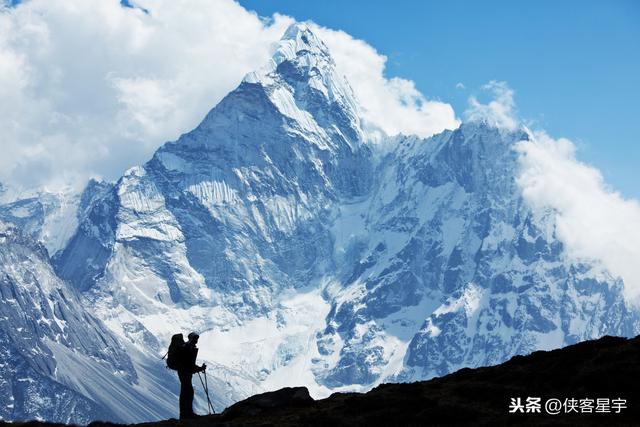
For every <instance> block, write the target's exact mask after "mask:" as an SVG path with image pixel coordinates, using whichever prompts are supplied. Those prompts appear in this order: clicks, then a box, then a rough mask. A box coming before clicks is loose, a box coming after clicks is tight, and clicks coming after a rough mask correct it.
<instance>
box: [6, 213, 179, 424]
mask: <svg viewBox="0 0 640 427" xmlns="http://www.w3.org/2000/svg"><path fill="white" fill-rule="evenodd" d="M0 295H1V296H2V304H0V366H2V376H1V377H0V390H1V393H0V396H1V397H0V419H8V420H28V419H34V418H36V419H42V420H51V421H58V422H65V423H80V424H82V423H88V422H90V421H92V420H96V419H102V420H114V421H135V420H137V421H142V420H149V419H153V418H155V419H161V418H166V417H168V416H170V415H172V414H173V412H174V406H175V402H174V400H175V399H177V397H176V388H175V386H174V384H173V381H172V378H171V377H170V376H168V374H167V373H166V372H164V370H161V369H158V368H157V367H155V366H153V365H152V361H151V360H150V359H149V358H148V357H146V356H143V355H142V354H140V352H139V351H137V350H136V349H135V348H133V346H128V345H123V343H121V342H119V341H118V340H117V339H116V338H114V336H113V335H112V334H111V333H110V332H109V330H108V329H107V328H106V327H105V326H104V325H103V324H102V323H101V322H100V321H99V320H97V319H95V318H94V317H93V316H92V315H91V314H89V310H87V309H86V308H85V307H83V306H82V304H81V303H80V301H79V299H78V297H77V295H76V292H75V291H74V290H73V289H71V288H69V287H68V286H67V284H66V283H64V282H62V281H61V280H60V279H59V278H58V277H57V276H56V275H55V273H54V271H53V268H52V266H51V264H50V262H49V257H48V254H47V250H46V249H45V248H44V247H43V246H42V245H41V244H39V243H36V242H34V241H33V240H32V239H31V238H30V237H29V236H25V235H23V234H22V233H21V232H20V231H19V230H18V229H17V228H15V227H14V226H12V225H9V224H7V223H4V222H0ZM134 360H135V362H136V365H137V367H136V368H134ZM150 386H154V387H150ZM154 388H155V389H154Z"/></svg>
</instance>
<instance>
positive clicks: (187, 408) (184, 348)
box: [172, 332, 207, 420]
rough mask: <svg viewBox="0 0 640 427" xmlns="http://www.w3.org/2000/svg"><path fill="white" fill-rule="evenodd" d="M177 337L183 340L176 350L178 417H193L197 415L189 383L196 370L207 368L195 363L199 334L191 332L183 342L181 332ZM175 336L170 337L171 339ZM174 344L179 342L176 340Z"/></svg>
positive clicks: (200, 370) (191, 386)
mask: <svg viewBox="0 0 640 427" xmlns="http://www.w3.org/2000/svg"><path fill="white" fill-rule="evenodd" d="M178 336H179V339H180V340H183V344H182V345H181V346H180V345H179V346H178V351H177V356H178V357H177V369H176V370H177V371H178V378H179V379H180V419H181V420H183V419H187V418H195V417H196V416H197V415H196V414H195V413H194V412H193V384H192V383H191V380H192V377H193V374H195V373H196V372H203V371H204V370H205V369H207V365H206V364H204V363H203V364H202V366H198V365H196V358H197V357H198V347H197V346H196V345H197V344H198V338H200V336H199V335H198V334H196V333H195V332H191V333H190V334H189V335H188V336H187V338H188V341H187V342H186V343H185V342H184V339H183V338H182V334H178ZM174 339H176V340H178V338H176V335H174V338H172V345H173V340H174ZM176 344H179V343H178V342H176Z"/></svg>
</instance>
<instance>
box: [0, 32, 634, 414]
mask: <svg viewBox="0 0 640 427" xmlns="http://www.w3.org/2000/svg"><path fill="white" fill-rule="evenodd" d="M364 109H366V105H360V103H359V102H358V100H357V99H356V97H355V96H354V94H353V91H352V90H351V88H350V86H349V83H348V82H347V81H346V80H345V78H344V77H343V76H342V75H340V74H339V73H338V72H337V71H336V66H335V63H334V61H333V59H332V57H331V54H330V52H329V49H328V48H327V47H326V45H325V44H324V43H323V42H322V41H321V40H320V39H319V38H318V37H317V36H316V35H315V34H314V33H313V32H312V31H311V30H310V29H309V28H308V26H306V25H305V24H294V25H292V26H291V27H290V28H289V29H288V30H287V31H286V33H285V34H284V36H283V38H282V40H281V41H280V43H279V44H278V46H277V47H276V48H275V52H274V54H273V57H272V58H271V59H270V61H269V62H268V63H267V64H265V66H264V67H262V68H261V69H259V70H256V71H254V72H252V73H250V74H248V75H247V76H246V77H245V78H244V80H243V81H242V82H241V83H240V85H239V86H238V87H237V88H236V89H235V90H234V91H232V92H231V93H229V94H228V95H227V96H226V97H225V98H224V99H223V100H222V101H221V102H220V103H219V104H218V105H216V106H215V107H214V108H213V109H212V110H211V111H210V112H209V113H208V114H207V115H206V117H204V119H203V120H202V122H201V123H200V124H199V125H198V126H197V127H196V128H195V129H193V130H192V131H190V132H188V133H185V134H184V135H182V136H180V138H178V139H177V140H176V141H172V142H168V143H166V144H164V145H163V146H162V147H161V148H159V149H158V150H157V151H156V153H155V154H154V155H153V157H152V158H151V159H150V160H149V161H148V162H147V163H145V164H144V165H140V166H135V167H132V168H131V169H129V170H127V171H126V172H125V173H124V174H123V176H122V177H121V178H120V179H119V180H118V181H117V182H114V183H111V182H99V181H95V180H92V181H91V182H89V183H88V185H87V186H86V188H85V189H84V191H83V192H82V194H81V195H79V196H77V197H75V198H65V199H64V200H62V201H61V200H58V201H57V202H56V201H55V200H53V199H46V200H49V201H48V202H46V200H45V199H44V196H40V197H37V198H34V199H29V200H26V199H25V200H19V201H13V202H12V203H10V204H4V205H2V206H0V219H1V220H2V221H5V223H6V224H12V225H10V227H16V228H23V229H24V233H25V234H26V235H27V237H25V238H29V239H31V240H33V241H35V240H40V241H41V242H42V244H43V245H45V246H46V251H43V252H42V253H43V255H42V256H43V257H45V255H47V254H48V253H50V254H51V258H50V263H51V267H46V271H47V272H48V273H47V274H48V275H50V276H51V277H52V278H51V279H50V280H51V281H55V282H56V283H57V285H56V286H58V287H60V288H62V287H68V290H67V291H66V292H67V293H68V294H69V295H77V299H73V306H74V309H73V310H74V312H77V313H85V311H86V310H89V308H90V312H91V319H93V318H95V320H91V322H89V323H86V324H84V325H82V327H80V326H79V328H80V329H79V330H78V334H80V335H82V336H86V337H88V338H87V339H88V340H89V341H91V342H100V341H99V340H100V339H101V338H100V337H104V339H105V340H107V343H108V345H107V346H106V348H105V349H104V351H106V352H107V353H105V354H102V353H98V355H97V356H95V358H93V359H91V361H89V360H86V358H84V356H83V355H84V354H85V353H86V351H85V350H87V349H84V350H80V349H77V348H75V347H73V345H71V344H68V343H67V342H66V341H64V340H62V341H61V338H60V337H58V335H55V334H53V332H51V333H49V332H47V333H48V335H46V334H44V335H39V336H41V337H42V338H40V340H39V341H38V340H36V341H38V342H39V343H40V344H39V345H41V346H43V349H44V350H43V351H45V352H48V353H47V354H48V355H49V356H48V357H46V358H45V359H46V360H47V362H46V363H48V364H49V365H52V366H53V364H54V363H60V364H67V365H66V366H72V365H74V364H78V365H79V366H83V369H87V370H88V371H95V372H97V370H99V369H103V367H104V366H111V367H113V370H114V372H116V371H117V372H122V374H120V375H121V376H122V377H119V376H118V375H115V376H114V378H113V381H112V382H110V384H111V387H113V390H114V393H115V390H118V391H117V392H118V393H127V396H130V397H128V399H131V401H140V402H144V405H143V404H140V407H141V408H146V409H144V410H148V411H149V412H146V413H147V414H149V415H148V416H149V417H154V416H160V415H161V414H166V413H167V412H171V411H172V410H174V411H175V409H172V406H171V405H172V404H174V403H175V402H173V401H171V399H172V398H173V399H175V395H171V393H168V394H167V395H161V394H158V391H157V390H156V388H154V387H151V386H150V385H151V384H155V385H157V384H160V383H162V384H167V385H166V387H167V388H168V389H171V390H175V389H176V380H175V378H171V377H169V376H167V372H162V370H159V368H162V362H161V361H159V357H161V356H162V354H164V351H165V350H166V348H165V347H166V345H167V344H168V342H169V339H170V336H171V335H172V334H174V333H177V332H185V333H186V332H189V331H192V330H194V331H197V332H199V333H200V335H201V339H200V347H201V350H200V357H201V359H202V360H203V361H204V362H206V363H207V365H208V366H210V375H211V377H212V380H213V384H212V386H211V390H212V397H213V400H214V405H215V406H216V408H218V409H221V408H223V407H226V406H228V405H229V404H231V403H233V402H235V401H238V400H240V399H242V398H245V397H247V396H249V395H252V394H255V393H258V392H262V391H268V390H273V389H277V388H280V387H283V386H294V385H304V386H307V387H308V388H309V390H310V392H311V394H312V395H313V396H314V397H316V398H318V397H323V396H327V395H329V394H330V393H332V392H334V391H346V390H349V391H365V390H368V389H370V388H372V387H374V386H376V385H378V384H381V383H384V382H393V381H396V382H397V381H415V380H420V379H428V378H431V377H434V376H440V375H444V374H447V373H449V372H453V371H455V370H457V369H460V368H462V367H477V366H485V365H492V364H497V363H500V362H503V361H505V360H507V359H509V358H510V357H512V356H514V355H517V354H527V353H530V352H532V351H535V350H538V349H552V348H558V347H562V346H565V345H569V344H572V343H575V342H579V341H582V340H586V339H591V338H597V337H600V336H602V335H605V334H609V335H622V336H633V335H636V334H638V331H639V330H640V323H639V318H638V311H637V309H636V308H634V307H633V306H632V305H630V304H629V303H628V302H627V301H626V300H625V299H624V296H623V292H622V289H623V286H624V283H623V282H622V280H621V279H620V278H618V277H615V276H613V275H612V274H610V273H609V272H607V271H606V270H605V269H603V268H602V267H601V266H599V265H597V264H595V263H588V262H585V261H580V260H575V259H571V258H570V257H569V256H568V255H567V253H566V251H565V250H564V248H563V244H562V242H561V241H560V240H559V239H558V238H557V236H556V234H555V222H554V218H555V217H554V213H553V211H550V210H548V211H540V210H534V209H533V208H532V207H531V206H529V205H528V204H527V202H526V201H525V199H524V198H523V196H522V193H521V189H520V188H519V186H518V182H517V178H518V176H519V173H520V170H521V165H520V163H519V154H518V152H517V151H516V149H515V147H516V146H517V145H518V144H521V143H526V142H527V141H528V140H529V139H530V138H531V134H530V133H529V131H528V130H527V129H526V128H518V129H501V128H496V127H495V126H492V125H491V124H489V123H486V122H484V121H472V122H467V123H463V124H462V125H461V126H460V127H459V128H457V129H453V130H446V131H444V132H442V133H440V134H438V135H435V136H433V137H430V138H426V139H425V138H419V137H416V136H410V135H398V136H393V137H391V136H385V137H384V141H382V142H381V141H380V140H379V138H378V137H377V136H376V137H375V138H374V137H372V135H371V130H370V127H371V124H368V123H364V122H363V120H362V118H361V117H362V116H363V114H362V112H363V111H364ZM375 134H376V135H379V134H380V131H379V130H378V131H376V132H375ZM45 202H46V203H48V204H46V203H45ZM45 204H46V206H57V207H58V208H57V209H48V210H46V209H43V208H42V206H45ZM67 206H72V210H73V212H74V214H73V215H69V214H68V211H69V209H67V210H64V209H62V208H63V207H67ZM60 212H65V213H60ZM60 218H62V220H61V219H60ZM56 221H57V222H56ZM48 224H64V225H65V226H64V227H60V226H57V227H56V226H54V227H53V228H54V229H56V230H57V231H58V233H52V232H51V231H48V230H51V229H52V227H50V226H48ZM8 227H9V225H8ZM3 244H4V243H3ZM43 259H45V258H43ZM46 259H48V258H46ZM17 262H18V261H17V260H16V259H10V260H9V261H7V263H6V265H8V266H11V265H13V264H14V263H17ZM30 262H34V263H36V261H30ZM38 262H44V261H38ZM47 262H49V261H47ZM36 264H37V263H36ZM45 264H46V263H45ZM32 268H34V267H32ZM39 270H42V269H40V268H39ZM53 270H55V271H53ZM48 277H49V276H48ZM23 286H26V284H23ZM65 289H67V288H65ZM42 292H45V290H42ZM74 298H76V297H74ZM3 305H7V304H6V303H5V302H3ZM7 306H8V305H7ZM34 307H35V308H37V307H39V302H38V301H31V302H29V303H28V304H25V305H24V307H22V310H23V311H24V312H25V313H32V310H33V309H34ZM18 311H19V310H17V309H16V313H13V314H12V315H11V316H12V317H10V318H13V317H15V316H18V314H17V312H18ZM34 313H35V314H29V316H36V317H37V318H39V316H40V313H39V312H34ZM84 315H85V314H79V316H84ZM87 316H88V315H87ZM45 318H46V319H51V321H52V322H54V323H55V322H56V319H57V318H56V317H55V316H49V317H45ZM54 323H52V325H53V324H54ZM39 328H40V326H38V327H37V328H36V330H40V329H39ZM9 329H10V328H9V327H8V326H7V327H5V328H2V331H5V330H9ZM56 334H59V332H57V331H56ZM45 337H47V338H46V339H45ZM34 339H35V338H34ZM54 343H55V344H54ZM2 348H3V349H4V348H5V347H4V345H3V347H2ZM7 348H8V349H9V350H10V351H9V352H8V353H7V354H8V356H7V357H8V359H6V360H9V361H8V362H3V363H9V365H10V366H11V367H12V368H11V369H13V371H12V372H16V374H15V375H18V374H17V372H18V371H19V370H20V369H22V368H19V366H21V365H19V364H20V363H22V362H19V360H20V359H19V354H20V351H19V350H11V348H12V347H11V345H9V346H8V347H7ZM100 348H101V347H100ZM47 349H48V350H47ZM125 350H126V351H125ZM83 351H84V353H83ZM88 351H89V354H93V353H91V352H95V351H97V350H96V349H92V348H89V349H88ZM109 351H111V352H113V354H111V353H109ZM122 364H126V366H125V367H124V368H123V367H120V368H116V367H117V366H120V365H122ZM98 365H99V366H98ZM38 372H40V371H38ZM44 372H45V373H44V374H43V373H38V374H37V375H40V377H37V378H42V379H38V381H52V380H55V379H56V378H58V380H59V384H60V387H66V388H65V389H64V390H65V392H66V393H68V396H69V397H68V398H65V399H66V400H65V399H62V400H61V401H64V402H73V403H72V404H73V405H76V406H78V407H80V406H82V405H84V406H83V407H86V408H91V409H86V413H87V415H86V417H87V418H86V419H97V418H99V417H113V419H116V418H115V417H116V416H117V415H115V414H116V412H114V402H110V401H109V400H108V399H107V398H106V396H104V395H103V393H102V392H100V391H99V390H97V389H95V388H93V389H92V388H90V387H86V386H83V384H82V383H81V381H78V380H77V378H63V377H56V376H55V375H53V374H52V371H51V368H49V370H48V371H44ZM100 372H103V371H100ZM104 372H105V373H106V371H104ZM37 375H36V374H34V375H33V376H32V377H33V378H36V376H37ZM127 375H128V376H127ZM136 378H137V379H136ZM136 381H138V382H136ZM43 384H44V383H43ZM47 384H48V383H47ZM56 384H58V383H56ZM41 387H42V388H43V389H44V388H47V387H49V386H48V385H42V386H41ZM74 393H75V394H74ZM20 399H22V400H21V401H25V400H24V399H25V398H20ZM20 399H19V400H20ZM83 399H84V400H83ZM153 402H156V404H157V408H158V409H156V410H155V412H153V411H151V409H149V408H150V407H152V406H153V405H152V403H153ZM3 403H6V405H7V406H5V407H6V408H9V406H8V405H11V403H7V402H3V401H0V404H3ZM65 404H66V403H65ZM150 405H151V406H150ZM36 406H38V405H36ZM38 407H39V408H46V407H48V406H47V404H40V405H39V406H38ZM42 410H43V411H44V409H42ZM143 412H144V411H143V410H142V409H141V410H140V411H139V412H136V413H135V414H132V415H131V417H130V418H127V419H126V421H130V420H131V419H134V418H135V419H138V417H143V416H144V414H143ZM33 413H34V414H35V412H33ZM38 414H40V413H38ZM59 414H63V415H53V414H52V413H50V412H46V411H45V412H42V414H41V415H37V416H41V417H44V418H45V419H54V418H55V419H56V420H57V419H62V418H60V417H64V416H67V417H68V416H69V415H68V414H67V412H64V411H61V412H59ZM1 416H2V417H4V418H5V419H18V418H20V417H23V415H22V413H20V412H15V411H14V412H11V411H10V410H8V409H7V412H5V413H2V415H1ZM34 416H35V415H34ZM56 417H57V418H56ZM73 419H74V420H75V418H73ZM83 420H84V419H80V421H83Z"/></svg>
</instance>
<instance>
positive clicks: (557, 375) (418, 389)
mask: <svg viewBox="0 0 640 427" xmlns="http://www.w3.org/2000/svg"><path fill="white" fill-rule="evenodd" d="M639 356H640V337H636V338H633V339H625V338H618V337H608V336H607V337H603V338H601V339H599V340H596V341H587V342H583V343H580V344H576V345H573V346H570V347H566V348H564V349H560V350H554V351H548V352H544V351H538V352H535V353H532V354H530V355H528V356H517V357H514V358H513V359H511V360H509V361H508V362H506V363H503V364H501V365H497V366H493V367H487V368H479V369H462V370H460V371H458V372H456V373H453V374H451V375H447V376H445V377H442V378H436V379H433V380H430V381H424V382H417V383H412V384H385V385H381V386H379V387H377V388H375V389H373V390H371V391H370V392H368V393H365V394H357V393H335V394H333V395H331V396H330V397H329V398H327V399H322V400H317V401H315V400H313V399H311V398H310V397H309V394H308V392H307V390H306V388H303V387H300V388H286V389H282V390H278V391H275V392H271V393H265V394H261V395H256V396H253V397H251V398H249V399H246V400H244V401H242V402H238V403H236V404H235V405H233V406H231V407H229V408H227V409H226V410H225V411H224V412H223V413H222V414H220V415H212V416H206V417H201V418H198V419H196V420H189V421H183V422H179V421H177V420H168V421H164V422H159V423H147V424H138V425H139V426H166V427H170V426H175V425H181V426H298V425H305V426H364V425H367V426H370V425H467V424H468V425H471V424H472V425H523V424H525V425H550V424H551V425H639V424H640V411H639V410H638V408H639V406H638V402H639V397H640V393H639V391H638V390H639V387H638V385H637V381H638V378H640V375H639V374H640V368H639V365H638V359H639ZM527 397H531V398H538V397H539V398H540V401H541V404H542V405H541V408H540V411H541V413H529V414H527V413H509V408H510V404H511V403H512V402H511V399H512V398H520V399H521V403H522V405H523V406H524V408H525V410H526V407H527V403H526V398H527ZM552 398H555V399H559V400H560V401H562V402H564V405H565V406H563V407H562V408H561V409H560V412H561V413H560V414H559V415H549V414H547V413H546V410H545V402H546V401H548V400H549V399H552ZM569 399H575V402H572V401H571V400H569ZM585 399H593V400H594V402H593V405H592V411H593V412H592V413H584V412H585V411H587V410H588V408H589V401H588V400H585ZM597 399H609V401H608V402H607V401H600V402H598V401H597ZM618 399H624V401H625V402H624V405H622V404H621V403H622V401H621V400H618ZM572 403H575V404H576V405H575V407H573V409H572V405H571V404H572ZM598 403H600V404H599V405H598ZM605 404H606V405H605ZM528 406H529V407H530V408H533V407H534V406H535V405H533V404H529V405H528ZM618 406H620V408H618V409H617V410H618V411H619V413H615V412H616V407H618ZM622 406H626V407H622ZM606 408H608V409H609V410H610V411H611V412H610V413H600V412H598V411H603V410H605V409H606ZM569 410H570V411H571V413H565V411H569ZM575 411H577V413H576V412H575ZM16 425H20V424H13V426H16ZM22 425H25V426H26V425H28V426H41V425H43V423H37V422H32V423H26V424H22ZM111 425H112V424H104V423H93V424H92V426H93V427H106V426H111Z"/></svg>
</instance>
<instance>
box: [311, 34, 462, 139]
mask: <svg viewBox="0 0 640 427" xmlns="http://www.w3.org/2000/svg"><path fill="white" fill-rule="evenodd" d="M312 29H313V31H314V32H316V33H317V34H318V35H319V37H320V38H321V39H322V40H323V41H324V42H325V44H326V45H327V46H328V47H329V50H330V51H331V55H332V56H333V57H334V59H335V61H336V65H337V68H338V71H339V72H341V73H342V74H344V75H345V76H346V78H347V80H348V81H349V84H350V85H351V87H352V88H353V91H354V93H355V95H356V97H357V98H358V99H359V100H360V103H361V104H362V107H363V110H364V111H363V113H364V119H365V120H366V121H367V122H369V123H370V124H372V125H374V126H377V127H379V128H381V129H382V130H383V131H384V132H385V133H387V134H388V135H396V134H398V133H404V134H414V135H418V136H422V137H428V136H431V135H434V134H436V133H439V132H442V131H443V130H444V129H455V128H457V127H458V126H459V124H460V123H459V121H458V120H457V119H456V117H455V113H454V111H453V108H452V107H451V105H450V104H447V103H443V102H439V101H433V100H428V99H427V98H425V96H424V95H423V94H422V93H420V92H419V91H418V90H417V89H416V87H415V84H414V82H413V81H411V80H406V79H402V78H399V77H392V78H387V77H385V75H384V71H385V64H386V62H387V57H386V56H384V55H381V54H380V53H378V52H377V51H376V50H375V49H374V48H373V47H372V46H371V45H369V44H367V43H366V42H364V41H362V40H358V39H355V38H353V37H352V36H351V35H349V34H347V33H345V32H344V31H336V30H331V29H328V28H324V27H320V26H317V25H312Z"/></svg>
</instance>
